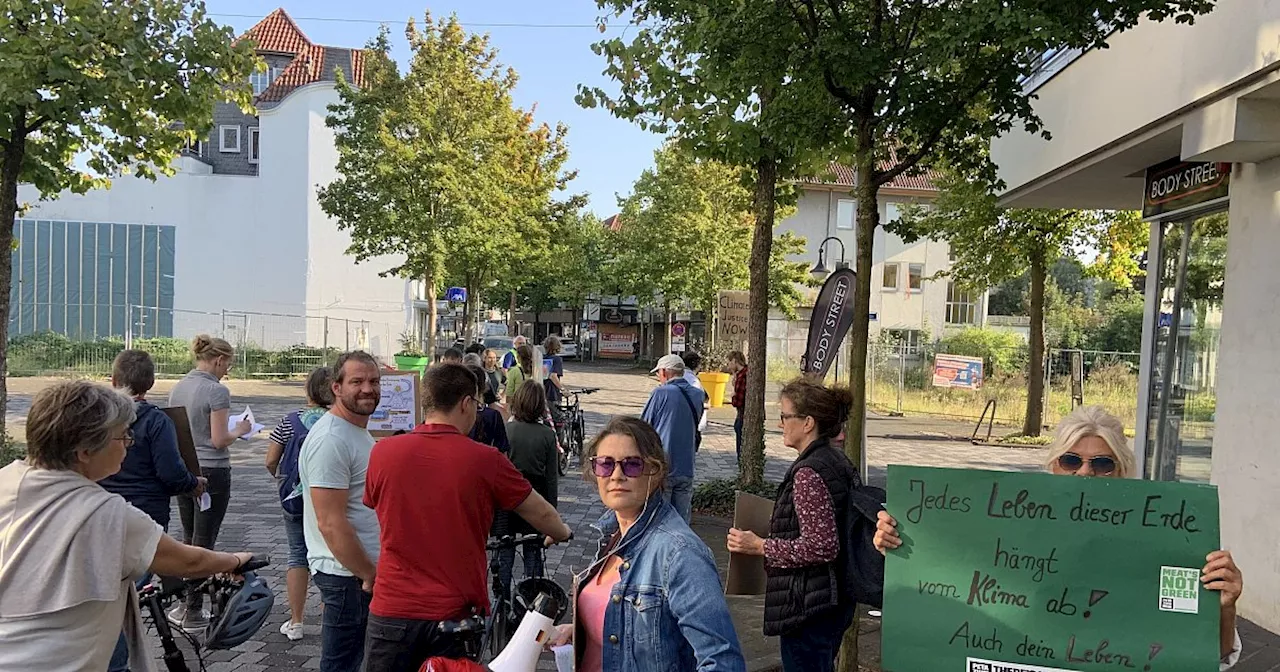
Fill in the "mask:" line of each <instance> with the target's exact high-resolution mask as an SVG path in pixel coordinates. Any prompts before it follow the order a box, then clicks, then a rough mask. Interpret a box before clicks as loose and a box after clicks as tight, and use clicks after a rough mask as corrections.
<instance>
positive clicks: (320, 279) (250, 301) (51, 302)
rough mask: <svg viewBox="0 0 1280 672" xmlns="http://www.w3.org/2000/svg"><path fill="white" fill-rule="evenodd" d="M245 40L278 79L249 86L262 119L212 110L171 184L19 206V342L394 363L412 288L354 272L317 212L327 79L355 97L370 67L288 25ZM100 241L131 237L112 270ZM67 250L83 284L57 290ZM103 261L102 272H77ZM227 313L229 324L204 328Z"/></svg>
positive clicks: (27, 193)
mask: <svg viewBox="0 0 1280 672" xmlns="http://www.w3.org/2000/svg"><path fill="white" fill-rule="evenodd" d="M248 36H250V37H252V38H254V39H255V40H256V41H257V43H258V45H259V53H260V55H262V56H263V58H264V59H265V60H267V62H268V64H269V65H270V66H271V69H270V70H269V71H268V72H267V73H261V74H257V75H255V82H254V86H255V90H256V91H257V92H258V93H259V96H258V99H257V100H258V110H257V114H256V115H244V114H242V113H241V112H240V111H239V110H238V109H235V108H234V107H232V106H227V105H220V106H219V108H218V110H217V112H216V114H215V128H214V131H213V133H212V134H211V137H210V138H209V141H207V142H203V143H199V144H198V145H195V146H193V147H191V148H190V149H189V151H186V152H184V154H183V156H181V157H180V158H179V159H178V160H177V161H176V163H175V167H176V169H177V173H176V174H175V175H173V176H171V177H160V178H158V179H157V180H156V181H155V182H151V181H148V180H143V179H137V178H133V177H128V176H126V177H120V178H117V179H114V180H113V181H112V185H111V188H109V189H104V190H97V191H93V192H90V193H87V194H84V195H73V194H61V195H59V196H58V197H57V198H55V199H52V200H46V201H40V200H39V198H40V194H39V193H38V192H37V191H36V190H35V189H34V188H33V187H31V186H30V185H25V186H23V187H22V188H21V189H20V190H19V202H25V203H29V204H30V206H31V207H30V209H29V210H28V211H27V212H26V213H25V214H24V216H23V220H22V221H20V222H19V225H18V228H17V233H18V237H19V250H18V252H15V255H16V256H15V276H14V280H15V290H14V304H13V305H14V313H15V315H16V316H15V318H14V319H15V320H17V322H15V323H11V325H10V326H11V328H12V327H15V326H16V327H18V328H17V329H16V330H13V329H11V331H12V332H13V333H15V334H16V333H33V332H38V331H50V330H52V331H62V332H63V333H67V334H68V335H69V336H72V337H76V336H80V337H104V336H110V337H121V336H125V335H126V334H130V335H133V336H143V337H149V336H171V337H176V338H189V337H190V336H192V335H193V333H194V332H199V331H209V332H216V331H219V330H220V327H221V331H222V332H223V333H224V335H227V336H230V337H235V338H236V339H237V340H238V341H240V342H252V343H254V344H256V345H258V346H261V347H264V348H281V347H287V346H290V345H298V344H306V345H310V346H324V345H328V346H330V347H337V348H356V347H361V348H365V349H368V350H369V351H370V352H373V353H375V354H376V355H378V356H385V357H389V356H390V355H391V354H392V353H393V352H394V351H395V350H396V349H397V347H398V338H399V336H400V333H401V332H403V331H405V330H406V327H407V325H409V324H410V319H411V317H412V310H413V307H412V306H413V299H414V297H413V296H412V287H411V283H409V282H407V281H405V280H402V279H398V278H383V277H379V272H380V271H385V270H386V269H388V268H391V267H392V266H394V265H395V260H393V259H384V260H370V261H367V262H364V263H361V264H356V262H355V259H354V258H353V257H350V256H347V255H346V249H347V247H348V245H349V244H350V238H349V236H348V235H347V234H346V233H345V232H342V231H339V230H338V226H337V223H336V222H335V221H334V220H332V219H330V218H329V217H328V216H326V215H325V214H324V212H323V211H322V210H321V208H320V205H319V203H318V201H317V196H316V195H317V190H318V188H319V187H320V186H323V185H326V184H328V183H330V182H332V181H333V180H334V179H336V178H337V177H338V175H337V172H336V169H335V168H336V165H337V150H336V148H335V145H334V132H333V130H332V129H329V128H327V127H326V125H325V117H326V115H327V113H328V111H327V107H328V106H329V105H331V104H334V103H337V102H338V94H337V90H336V86H335V83H334V74H333V73H334V70H335V69H341V70H344V71H345V72H346V74H347V77H348V79H351V80H354V81H357V82H358V81H359V77H360V74H361V69H362V62H363V54H362V53H361V52H360V51H359V50H354V49H339V48H333V47H323V46H319V45H313V44H311V43H310V41H309V40H308V39H307V38H306V36H305V35H303V34H302V32H301V31H300V30H298V28H297V26H296V24H294V22H293V21H292V20H291V19H289V17H288V16H287V15H286V14H285V13H284V12H283V10H276V12H273V13H272V14H271V15H269V16H268V17H266V18H265V19H264V20H263V21H262V22H260V23H259V24H258V25H257V26H255V27H254V28H253V29H251V30H250V31H249V33H248ZM259 80H260V81H259ZM108 231H110V232H114V233H115V236H114V238H119V237H121V236H123V237H124V238H123V239H124V241H125V244H124V245H125V247H124V248H123V249H124V251H123V252H121V254H120V255H117V257H116V258H115V259H108V258H109V257H110V250H111V249H112V247H110V246H106V245H105V243H106V238H104V235H105V234H104V233H103V232H108ZM135 231H136V232H137V233H136V234H135ZM90 232H92V234H91V233H90ZM87 236H92V237H87ZM131 236H132V237H131ZM134 238H136V239H137V242H138V245H139V246H140V247H141V249H142V250H143V252H142V253H135V252H134V251H133V247H132V246H131V244H132V243H133V242H134ZM50 241H52V242H50ZM152 241H154V242H152ZM76 250H80V251H82V253H81V256H80V258H79V259H77V262H76V263H75V264H74V265H75V266H76V268H77V269H79V270H78V271H77V275H76V277H77V278H79V277H81V276H83V277H84V280H83V282H79V281H78V282H74V283H73V282H70V281H66V282H60V279H59V278H58V277H57V276H59V275H61V276H63V278H62V279H63V280H65V279H66V278H69V277H70V276H71V275H72V274H71V272H70V271H69V270H67V271H61V272H60V270H61V269H64V268H68V267H69V266H70V265H71V262H70V261H69V260H68V259H67V257H69V256H73V255H74V252H75V251H76ZM59 251H62V256H61V257H60V256H59ZM23 254H26V255H28V256H30V257H31V258H30V259H27V258H25V257H23V256H21V255H23ZM152 256H157V257H158V260H153V259H152ZM101 259H108V260H109V261H111V263H110V265H109V266H110V268H109V270H108V271H101V270H100V271H97V272H96V274H95V273H93V272H89V273H84V272H82V271H84V270H85V269H88V270H89V271H92V270H93V269H92V268H90V265H91V264H98V263H99V261H100V260H101ZM135 259H136V260H137V261H135ZM118 266H124V268H123V269H120V268H117V267H118ZM48 276H53V277H52V279H50V277H48ZM104 277H105V278H109V279H110V281H108V282H105V283H104V281H101V280H98V281H96V282H94V281H93V278H104ZM64 284H65V285H66V287H65V288H63V287H62V286H63V285H64ZM73 284H74V285H75V287H76V291H75V292H73V291H72V285H73ZM103 284H106V285H107V287H106V288H105V291H103V289H102V288H100V287H98V286H100V285H103ZM91 285H92V286H94V287H95V289H96V292H97V293H96V294H94V293H91V292H90V291H88V290H89V287H90V286H91ZM135 289H136V291H135ZM81 290H83V291H81ZM24 291H25V292H26V294H24ZM87 301H92V302H93V303H92V305H90V304H88V303H87ZM224 311H229V315H230V317H226V316H225V315H224V317H223V319H222V320H218V319H214V318H211V317H209V316H211V315H216V314H223V313H224ZM90 314H92V315H93V316H94V320H92V321H86V316H87V315H90ZM196 316H203V317H196ZM100 318H101V319H100ZM24 320H25V321H24ZM228 326H229V327H230V329H229V330H228V329H227V328H226V327H228ZM237 329H238V330H239V331H238V332H237ZM229 340H230V339H229Z"/></svg>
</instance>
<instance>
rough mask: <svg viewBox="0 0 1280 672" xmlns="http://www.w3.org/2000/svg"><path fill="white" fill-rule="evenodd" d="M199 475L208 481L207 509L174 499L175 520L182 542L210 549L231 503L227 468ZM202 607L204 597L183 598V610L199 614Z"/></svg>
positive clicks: (191, 500)
mask: <svg viewBox="0 0 1280 672" xmlns="http://www.w3.org/2000/svg"><path fill="white" fill-rule="evenodd" d="M200 475H201V476H204V477H205V478H207V479H209V485H208V487H207V489H206V490H205V492H207V493H209V500H210V503H211V506H210V507H209V510H207V511H201V510H200V506H199V503H198V502H197V501H196V500H195V499H194V498H191V497H187V496H185V495H183V496H180V497H178V517H179V518H180V519H181V520H182V543H184V544H187V545H189V546H199V547H201V548H207V549H210V550H213V546H214V544H215V543H217V541H218V531H219V530H221V529H222V519H223V518H225V517H226V515H227V504H229V503H231V467H200ZM203 607H204V594H203V593H201V592H199V591H194V590H193V591H191V594H189V595H188V596H187V609H188V610H195V611H196V612H199V611H200V609H202V608H203Z"/></svg>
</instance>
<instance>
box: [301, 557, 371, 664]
mask: <svg viewBox="0 0 1280 672" xmlns="http://www.w3.org/2000/svg"><path fill="white" fill-rule="evenodd" d="M311 580H312V582H314V583H315V584H316V588H318V589H319V590H320V601H321V602H323V603H324V618H323V620H322V623H321V628H320V672H360V665H361V664H362V663H363V662H364V631H365V627H366V626H367V625H368V622H369V600H370V599H372V598H373V596H372V595H370V594H369V593H366V592H364V590H362V589H361V587H360V586H361V581H360V579H358V578H356V577H354V576H337V575H335V574H325V573H324V572H316V573H315V574H313V575H312V577H311Z"/></svg>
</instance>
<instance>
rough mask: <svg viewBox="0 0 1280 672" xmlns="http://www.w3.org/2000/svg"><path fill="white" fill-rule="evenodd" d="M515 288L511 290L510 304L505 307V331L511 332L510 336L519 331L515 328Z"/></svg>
mask: <svg viewBox="0 0 1280 672" xmlns="http://www.w3.org/2000/svg"><path fill="white" fill-rule="evenodd" d="M516 326H517V325H516V290H514V289H513V290H511V304H510V305H509V306H508V308H507V331H508V332H510V333H511V336H512V338H514V337H515V336H516V334H518V333H520V332H519V330H517V329H516Z"/></svg>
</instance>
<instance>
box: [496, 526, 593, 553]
mask: <svg viewBox="0 0 1280 672" xmlns="http://www.w3.org/2000/svg"><path fill="white" fill-rule="evenodd" d="M546 538H547V535H545V534H517V535H510V534H504V535H502V536H501V537H497V538H496V539H490V540H489V541H488V542H487V543H485V545H484V547H485V550H489V551H497V550H500V549H504V548H515V547H517V546H520V545H521V544H528V543H532V542H535V541H538V542H541V541H543V540H545V539H546ZM570 541H573V530H569V538H568V539H565V540H564V541H560V542H556V543H560V544H564V543H568V542H570Z"/></svg>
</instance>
